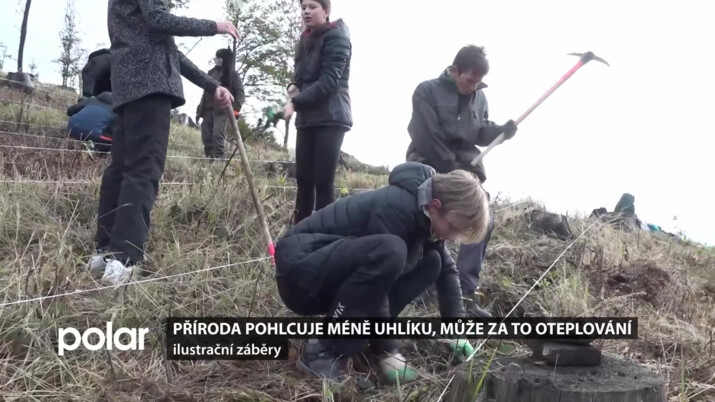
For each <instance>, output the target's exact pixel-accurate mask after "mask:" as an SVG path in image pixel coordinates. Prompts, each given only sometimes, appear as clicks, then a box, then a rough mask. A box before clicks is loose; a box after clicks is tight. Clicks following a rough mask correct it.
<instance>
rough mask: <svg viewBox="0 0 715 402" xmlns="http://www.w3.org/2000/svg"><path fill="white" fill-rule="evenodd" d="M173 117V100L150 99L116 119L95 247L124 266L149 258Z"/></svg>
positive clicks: (132, 105) (134, 104) (129, 106)
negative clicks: (147, 245)
mask: <svg viewBox="0 0 715 402" xmlns="http://www.w3.org/2000/svg"><path fill="white" fill-rule="evenodd" d="M170 112H171V99H170V98H168V97H165V96H162V95H151V96H147V97H144V98H141V99H139V100H137V101H134V102H131V103H129V104H127V105H126V106H124V107H123V108H122V109H121V110H120V111H119V113H118V115H117V128H116V130H115V132H114V139H113V143H112V162H111V164H110V165H109V166H108V167H107V169H106V170H105V171H104V175H103V176H102V185H101V187H100V190H99V211H98V218H97V235H96V241H97V246H98V247H101V248H105V249H108V250H109V252H111V253H112V254H113V255H114V257H115V258H116V259H118V260H120V261H122V262H123V263H125V264H129V265H132V264H136V263H140V262H141V261H142V259H143V257H144V243H145V242H146V241H147V239H148V237H149V226H150V223H151V220H150V215H151V210H152V208H153V207H154V202H155V200H156V196H157V193H158V191H159V180H160V179H161V176H162V174H163V173H164V163H165V161H166V150H167V145H168V141H169V128H170Z"/></svg>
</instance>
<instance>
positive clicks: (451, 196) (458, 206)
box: [432, 170, 489, 243]
mask: <svg viewBox="0 0 715 402" xmlns="http://www.w3.org/2000/svg"><path fill="white" fill-rule="evenodd" d="M432 197H433V198H436V199H438V200H439V201H440V202H441V203H442V208H441V210H442V212H443V213H444V214H451V215H452V216H454V217H456V218H457V219H458V220H459V222H464V227H465V230H464V232H462V241H463V242H464V243H479V242H480V241H482V240H484V238H485V237H486V235H487V230H488V229H489V199H488V198H487V193H486V192H485V191H484V189H483V188H482V183H481V182H480V181H479V178H478V177H477V176H476V175H474V174H472V173H469V172H467V171H466V170H454V171H452V172H449V173H445V174H436V175H435V176H433V177H432Z"/></svg>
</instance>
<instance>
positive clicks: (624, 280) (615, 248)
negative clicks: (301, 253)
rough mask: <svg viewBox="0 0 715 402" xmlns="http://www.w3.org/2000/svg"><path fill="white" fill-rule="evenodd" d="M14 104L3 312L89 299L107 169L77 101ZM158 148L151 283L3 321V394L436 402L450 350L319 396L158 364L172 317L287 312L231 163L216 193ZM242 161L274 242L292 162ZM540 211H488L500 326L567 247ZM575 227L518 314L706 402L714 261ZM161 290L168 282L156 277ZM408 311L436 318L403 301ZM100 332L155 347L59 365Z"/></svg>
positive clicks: (200, 165)
mask: <svg viewBox="0 0 715 402" xmlns="http://www.w3.org/2000/svg"><path fill="white" fill-rule="evenodd" d="M23 97H24V96H23V95H22V94H20V93H19V92H17V91H14V90H9V89H6V88H0V162H2V165H3V169H2V173H1V175H2V176H0V289H2V292H1V294H2V300H3V302H5V303H8V302H12V301H16V300H23V299H27V298H36V297H42V296H51V295H57V294H61V293H67V292H74V291H77V290H87V289H93V288H96V287H98V286H101V284H100V283H99V282H98V281H97V280H96V279H95V278H93V277H92V276H91V275H90V274H89V273H88V272H87V271H86V269H85V268H84V265H85V264H86V260H87V258H88V256H89V255H90V253H91V252H92V247H93V244H92V237H93V231H94V228H95V224H94V219H95V211H96V204H97V197H98V189H99V180H100V177H101V172H102V169H103V166H104V165H105V164H106V163H107V157H106V156H102V155H97V154H96V153H89V152H78V151H79V150H81V149H86V148H84V147H85V145H84V144H82V143H78V142H74V141H69V140H67V139H64V138H63V134H62V130H61V127H62V126H63V125H64V124H65V121H66V120H65V116H64V110H63V109H64V107H66V105H67V104H69V102H72V100H73V99H71V98H73V97H74V95H71V94H70V95H67V94H56V93H44V92H42V91H38V92H37V93H36V95H34V96H31V97H30V96H25V97H24V102H26V103H32V104H34V105H38V106H44V107H37V106H32V107H29V109H28V108H26V109H25V111H24V112H23V124H16V123H15V122H16V121H17V119H18V116H19V111H20V106H19V105H18V104H16V103H12V102H10V101H17V102H23ZM1 99H6V100H7V101H2V100H1ZM48 108H49V109H48ZM52 108H57V109H52ZM170 141H171V142H170V146H169V148H170V150H169V155H171V157H169V159H168V161H167V166H166V170H165V175H164V179H163V184H162V186H161V190H160V195H159V198H158V199H157V203H156V206H155V208H154V212H153V217H152V228H151V237H150V242H149V244H148V245H147V251H148V261H147V263H146V264H144V265H142V267H141V269H142V270H141V272H140V273H139V277H137V278H135V279H136V280H146V281H145V282H142V283H140V284H134V285H129V286H122V287H118V288H112V289H104V290H101V291H95V292H87V293H81V294H76V295H68V296H63V297H57V298H51V299H45V300H41V301H34V302H28V303H21V304H13V305H10V306H5V307H0V396H2V397H4V398H6V399H8V400H37V399H50V400H70V399H72V400H74V399H77V400H97V399H100V400H111V401H129V400H161V399H163V400H174V401H179V400H181V401H193V400H232V401H239V400H240V401H255V400H263V401H280V400H303V401H305V400H321V399H331V398H332V397H335V398H336V399H337V396H336V395H338V394H339V396H340V399H342V400H353V399H360V400H362V399H370V398H372V399H373V400H381V401H398V400H399V401H404V400H412V401H423V400H435V399H436V398H437V396H438V395H440V394H441V393H442V391H443V390H444V388H445V386H446V385H447V382H448V380H449V378H450V375H451V373H452V372H453V371H452V370H453V369H454V365H455V362H454V361H453V359H451V357H450V355H449V354H448V353H447V351H446V350H445V349H443V348H441V347H440V346H437V345H433V344H430V343H428V342H423V341H419V342H416V343H410V342H407V343H406V344H405V347H404V353H405V355H406V356H407V357H408V358H409V359H410V361H411V362H412V363H413V364H414V365H415V366H416V367H417V368H418V369H419V371H420V372H421V373H422V374H423V377H422V379H420V380H419V381H417V382H415V383H412V384H409V385H406V386H403V387H401V388H399V389H390V388H387V387H377V386H369V384H368V383H369V381H362V382H361V383H360V384H358V385H359V386H358V387H355V386H354V385H355V384H348V385H347V386H345V387H336V386H334V385H330V386H329V385H327V384H323V383H322V382H321V381H316V380H305V379H304V378H303V377H302V376H301V375H300V374H299V373H298V372H297V371H296V370H295V368H294V365H293V364H292V362H285V361H278V362H262V361H244V362H232V361H216V362H197V363H191V362H170V361H167V360H166V359H165V358H164V352H165V351H164V350H163V346H162V339H160V338H159V337H157V334H160V333H161V331H160V330H159V325H160V321H161V319H162V318H164V317H166V316H168V315H173V316H246V315H251V316H283V315H292V314H291V313H290V312H289V311H288V310H287V309H286V308H285V307H284V306H283V305H282V303H281V301H280V299H279V298H278V295H277V293H276V289H275V284H274V281H273V272H272V267H271V265H270V263H269V262H268V261H265V260H262V258H263V257H264V249H265V248H264V244H263V243H262V238H261V235H260V228H259V223H258V219H257V218H256V214H255V211H254V208H253V205H252V202H251V198H250V195H249V192H248V191H247V184H246V181H245V175H244V174H243V173H242V172H241V168H240V163H239V161H238V156H236V158H235V160H234V161H233V162H232V164H231V167H229V168H228V169H227V170H226V174H225V177H224V179H223V181H221V182H218V178H219V176H220V174H221V171H222V170H223V167H224V163H222V162H217V163H213V164H211V163H208V161H206V160H203V159H202V151H201V140H200V135H199V133H198V131H196V130H193V129H189V128H186V127H179V126H175V127H172V135H171V139H170ZM247 146H248V152H249V158H250V159H251V160H252V162H251V163H252V170H253V172H254V175H255V176H256V178H257V180H258V183H259V187H260V192H261V198H262V199H263V201H264V208H265V210H266V213H267V214H268V220H269V222H270V226H271V231H272V235H273V237H274V238H277V237H279V236H280V234H281V233H282V232H283V231H284V230H285V229H286V228H287V226H288V222H289V220H290V217H291V208H292V203H293V197H294V196H295V188H294V182H293V180H291V179H289V178H286V177H285V176H282V175H276V174H269V173H270V172H268V171H266V169H265V168H264V166H265V162H264V161H266V160H286V159H288V158H289V156H288V155H287V154H285V153H284V152H282V151H281V150H280V149H276V148H272V147H270V146H266V145H264V144H261V143H249V144H248V145H247ZM18 147H19V148H18ZM23 147H24V148H23ZM38 148H39V149H38ZM385 183H386V177H385V176H384V175H373V174H369V173H365V172H360V173H355V172H352V171H347V170H344V169H343V170H341V171H340V172H339V174H338V177H337V192H338V195H339V196H343V195H347V194H350V193H351V192H355V191H359V189H368V188H375V187H379V186H381V185H384V184H385ZM535 207H538V205H536V204H535V203H533V202H530V201H528V200H519V201H512V200H499V199H495V200H494V203H493V208H494V211H495V220H496V230H495V233H494V235H493V237H492V241H491V242H490V247H489V253H488V257H487V262H486V268H485V270H484V271H483V281H484V283H483V290H484V292H485V293H486V295H487V300H489V301H490V303H491V304H492V306H493V307H494V308H495V310H496V311H498V312H501V313H502V314H506V312H508V311H509V310H510V309H511V308H512V307H513V306H514V304H515V303H516V302H517V301H518V300H519V299H520V298H521V296H522V295H524V293H525V292H526V291H527V290H528V289H529V288H530V287H531V286H532V284H533V283H534V281H535V280H536V279H537V278H538V277H539V276H540V275H541V274H542V273H543V272H544V270H546V269H547V268H548V267H549V266H551V265H552V263H553V262H554V261H555V260H556V259H557V257H559V255H560V254H561V253H562V252H563V251H564V249H566V247H567V246H568V245H569V242H565V241H559V240H554V239H551V238H548V237H546V236H544V235H540V234H537V233H536V232H534V231H532V230H531V228H530V227H529V225H528V223H527V221H526V220H525V219H524V214H525V213H527V212H528V211H529V210H530V209H532V208H535ZM570 223H571V229H572V231H573V232H574V234H576V235H578V234H581V233H582V231H584V230H586V229H587V228H590V229H589V230H588V231H587V232H586V233H585V234H584V236H583V237H582V238H581V239H580V240H578V241H577V242H576V243H575V244H574V245H573V246H572V247H571V248H570V249H569V250H568V251H566V252H565V254H564V255H563V257H561V258H560V259H559V261H558V262H557V263H556V264H555V265H554V267H553V269H552V270H551V272H550V273H549V274H548V275H547V276H546V278H545V279H544V281H543V282H542V283H541V284H540V286H537V287H536V288H535V290H534V291H532V292H531V293H530V294H529V295H528V296H527V297H526V298H525V299H524V301H523V302H522V303H521V305H520V306H519V307H518V308H517V309H516V311H515V314H516V315H524V314H527V315H553V316H559V315H561V316H563V315H598V316H638V317H639V325H640V326H639V333H640V334H641V339H639V340H636V341H628V342H625V341H607V342H600V341H599V342H598V345H599V346H602V347H603V349H604V350H605V351H607V352H608V353H612V354H615V355H618V356H622V357H624V358H627V359H633V360H635V361H638V362H640V363H641V364H643V365H646V366H648V367H651V368H652V369H653V370H656V371H659V372H660V373H662V374H663V376H664V377H665V378H666V381H667V384H668V393H669V396H671V397H672V398H673V400H713V399H714V398H715V374H713V373H714V372H715V356H713V354H712V349H713V340H712V339H713V335H714V334H713V328H712V327H713V323H714V322H715V312H714V309H713V306H714V304H713V301H714V298H715V278H714V275H715V269H714V268H713V267H714V264H713V262H714V261H715V253H713V250H711V249H704V248H699V247H697V246H693V245H690V244H687V243H683V242H675V241H673V240H671V239H669V238H667V237H663V238H661V237H658V236H653V235H650V234H644V233H640V234H626V233H622V232H619V231H617V230H614V229H613V228H611V227H609V226H606V225H604V224H602V223H594V222H593V221H592V220H590V219H587V218H584V217H571V218H570ZM255 260H259V261H255ZM217 267H218V268H217ZM212 268H215V269H212ZM195 271H201V272H195ZM167 276H172V277H171V278H168V279H162V278H164V277H167ZM148 280H151V281H148ZM0 304H2V303H0ZM405 314H408V315H414V316H421V315H434V314H436V311H435V308H434V306H432V305H427V306H421V305H419V306H418V305H417V303H416V304H415V305H413V306H410V308H409V311H407V312H406V313H405ZM110 320H111V321H113V322H114V325H115V326H126V327H148V328H150V329H151V332H150V338H149V341H148V344H149V345H151V347H149V348H148V349H147V350H144V351H140V352H136V351H134V352H121V351H114V352H111V353H98V352H97V353H94V352H79V351H77V352H74V353H72V354H71V355H68V356H65V357H59V356H57V354H56V352H55V346H54V342H56V339H55V338H56V333H57V328H60V327H65V326H77V327H88V326H98V327H103V326H104V323H105V322H107V321H110ZM295 346H296V348H298V347H299V346H300V342H295ZM495 348H498V350H499V352H498V353H497V359H496V360H495V362H494V363H493V364H495V365H497V366H498V364H499V357H503V356H514V355H520V354H521V355H524V354H526V353H528V351H527V350H526V349H525V348H524V347H523V346H522V345H520V344H518V343H517V342H501V343H499V342H497V341H489V342H488V343H487V348H486V349H485V352H486V353H487V354H489V353H490V352H491V351H492V350H494V349H495ZM294 357H295V356H294V355H292V358H294ZM477 371H479V370H477ZM368 377H369V378H368V379H369V380H372V379H373V378H372V377H371V376H368Z"/></svg>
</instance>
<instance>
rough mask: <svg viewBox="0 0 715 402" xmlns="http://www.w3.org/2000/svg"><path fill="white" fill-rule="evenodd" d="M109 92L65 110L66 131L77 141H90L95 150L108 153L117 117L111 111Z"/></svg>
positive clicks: (110, 95) (110, 94) (111, 100)
mask: <svg viewBox="0 0 715 402" xmlns="http://www.w3.org/2000/svg"><path fill="white" fill-rule="evenodd" d="M112 102H113V97H112V93H111V92H102V93H101V94H99V95H98V96H92V97H91V98H88V99H85V100H84V101H82V102H80V103H77V104H75V105H72V106H70V107H69V108H67V116H69V119H68V120H67V131H68V133H69V135H70V137H72V138H74V139H76V140H79V141H92V143H93V144H94V148H95V150H97V151H99V152H109V151H110V150H111V148H112V130H113V126H114V124H115V123H116V118H117V115H116V114H115V113H114V111H112Z"/></svg>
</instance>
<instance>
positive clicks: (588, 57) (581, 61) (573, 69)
mask: <svg viewBox="0 0 715 402" xmlns="http://www.w3.org/2000/svg"><path fill="white" fill-rule="evenodd" d="M572 54H573V53H572ZM578 55H579V56H581V59H579V61H578V62H577V63H576V64H575V65H574V66H573V67H571V69H570V70H569V71H568V72H567V73H566V74H564V75H563V77H561V78H560V79H559V80H558V82H556V84H554V85H553V86H552V87H551V88H549V90H548V91H546V93H545V94H543V95H542V96H541V98H539V100H537V101H536V103H534V104H533V105H531V107H530V108H529V109H528V110H527V111H526V112H524V114H522V115H521V116H519V118H518V119H516V121H514V123H516V125H517V126H518V125H519V123H521V122H522V121H524V119H526V117H527V116H528V115H530V114H531V112H533V111H534V109H536V108H537V107H538V106H539V105H540V104H541V103H542V102H544V101H545V100H546V98H548V97H549V96H550V95H551V94H552V93H554V92H555V91H556V90H557V89H558V88H559V87H560V86H561V84H563V83H564V82H566V80H568V79H569V78H571V76H572V75H574V73H575V72H576V71H578V69H579V68H581V67H582V66H583V65H584V64H586V63H588V62H589V61H590V60H598V61H600V62H602V63H605V64H606V65H608V63H606V61H605V60H603V59H601V58H599V57H596V56H595V55H594V54H593V53H592V52H587V53H584V54H583V55H581V54H578ZM504 138H505V135H504V133H501V134H499V136H498V137H497V138H495V139H494V141H492V143H491V144H489V146H488V147H487V148H486V149H485V150H484V151H482V152H481V153H480V154H479V155H477V157H476V158H474V160H472V166H476V165H477V164H478V163H479V162H481V160H482V159H483V158H484V156H486V154H488V153H489V151H491V150H492V148H494V147H496V146H497V145H499V144H501V143H502V142H503V141H504Z"/></svg>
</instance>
